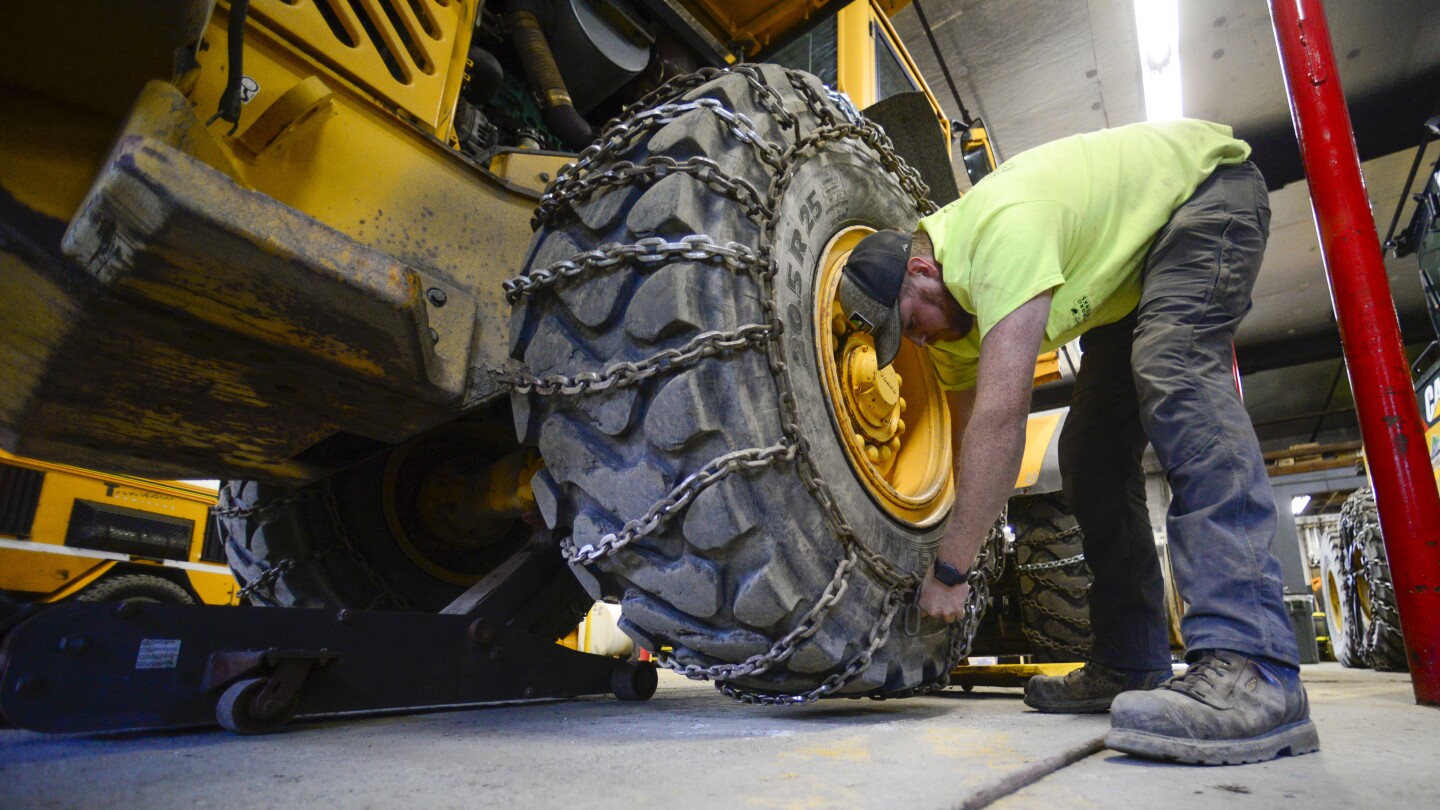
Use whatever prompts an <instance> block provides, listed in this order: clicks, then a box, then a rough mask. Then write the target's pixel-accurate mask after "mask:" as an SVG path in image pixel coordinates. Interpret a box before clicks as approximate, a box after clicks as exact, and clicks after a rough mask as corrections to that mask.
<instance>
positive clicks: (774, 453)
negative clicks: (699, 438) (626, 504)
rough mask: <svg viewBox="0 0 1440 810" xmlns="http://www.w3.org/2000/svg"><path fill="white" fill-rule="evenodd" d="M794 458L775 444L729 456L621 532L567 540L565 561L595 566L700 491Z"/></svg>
mask: <svg viewBox="0 0 1440 810" xmlns="http://www.w3.org/2000/svg"><path fill="white" fill-rule="evenodd" d="M794 458H795V446H794V445H793V444H774V445H771V446H769V447H751V448H747V449H745V450H736V451H735V452H733V453H726V454H725V455H723V456H720V457H719V458H716V459H714V460H712V461H711V462H710V463H709V464H706V465H705V466H704V467H701V468H700V469H699V470H697V471H695V472H693V473H691V474H690V475H689V476H688V477H686V478H685V480H684V481H681V482H680V483H679V485H677V486H676V487H675V488H674V489H672V490H670V494H669V495H667V496H665V497H664V498H662V499H661V500H659V501H657V502H656V503H655V504H653V505H652V506H651V507H650V508H649V509H648V510H646V512H645V514H644V515H643V516H641V517H638V518H635V519H634V520H631V521H629V522H627V523H626V524H625V525H624V526H623V527H621V529H620V531H618V532H611V533H610V534H607V535H605V536H604V537H601V538H600V540H599V541H597V542H595V543H586V544H585V545H583V546H576V545H574V544H573V543H572V542H571V541H569V540H568V539H567V540H566V541H564V542H563V543H562V544H561V550H562V551H563V552H564V554H565V559H566V560H567V561H569V562H570V563H572V564H582V565H583V564H584V563H589V562H594V561H595V560H598V559H600V558H601V557H604V556H607V555H609V554H613V553H615V552H616V551H618V550H619V549H622V548H624V547H625V546H627V545H629V544H630V543H631V542H633V541H635V540H636V539H637V538H640V537H644V536H645V535H647V534H650V533H651V532H653V531H655V530H656V529H658V528H659V527H661V526H663V525H664V524H665V522H666V521H668V520H669V519H670V516H671V515H673V514H674V513H676V512H678V511H679V510H681V509H683V508H684V507H685V506H686V505H687V504H689V503H690V501H692V500H694V498H695V496H696V495H698V494H700V491H701V490H703V489H705V488H706V487H708V486H710V485H711V484H714V483H715V482H716V481H719V480H720V479H721V478H724V477H725V476H727V475H730V474H731V473H733V472H736V471H738V470H753V469H757V468H760V467H769V466H770V465H772V464H776V463H779V462H785V461H792V460H794Z"/></svg>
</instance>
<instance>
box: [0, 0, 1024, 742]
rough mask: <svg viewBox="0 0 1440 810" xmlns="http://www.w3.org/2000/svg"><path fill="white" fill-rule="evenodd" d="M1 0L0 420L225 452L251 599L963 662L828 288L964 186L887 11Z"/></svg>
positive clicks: (935, 526)
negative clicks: (930, 592) (595, 621)
mask: <svg viewBox="0 0 1440 810" xmlns="http://www.w3.org/2000/svg"><path fill="white" fill-rule="evenodd" d="M13 5H15V6H16V7H15V8H12V9H10V10H9V13H8V15H7V25H6V27H5V31H4V33H0V45H3V46H4V47H0V120H5V121H6V122H7V124H6V126H5V127H4V128H0V293H3V294H0V352H3V354H0V358H3V360H0V364H3V379H4V383H3V385H0V441H3V443H4V445H5V446H6V447H7V448H9V449H10V450H12V451H14V452H20V453H24V454H26V455H33V456H37V457H44V458H49V459H54V460H58V461H63V462H66V463H72V464H83V465H87V466H94V467H100V468H106V469H120V470H125V471H127V472H130V473H132V474H138V475H146V476H159V477H177V478H178V477H215V476H219V477H221V478H224V479H227V480H226V483H225V484H224V486H223V487H222V490H221V492H220V497H219V505H218V507H217V508H216V510H215V514H216V516H217V517H218V519H219V520H218V523H219V528H220V533H221V536H222V537H223V539H224V542H225V546H226V551H227V554H228V557H229V561H230V564H231V566H232V568H233V569H234V571H235V573H236V575H237V576H238V578H239V579H240V581H241V583H242V584H243V588H242V595H243V596H244V597H245V598H246V599H247V600H248V601H249V602H251V603H254V604H259V605H269V606H287V607H324V608H330V609H337V608H338V609H343V610H346V611H354V610H367V609H384V610H414V611H421V612H424V611H430V612H433V611H440V610H445V611H448V612H450V613H452V614H456V613H458V614H462V615H465V614H469V615H478V616H483V617H486V620H487V621H491V620H493V621H497V622H500V623H501V625H503V627H504V628H505V630H504V632H507V633H508V632H511V631H514V632H521V633H528V634H531V635H534V636H540V637H543V638H546V639H553V638H556V637H558V636H560V635H563V634H565V633H566V632H568V631H569V630H570V629H571V628H573V627H574V626H575V624H576V622H577V620H578V619H579V617H580V616H581V615H583V614H584V613H585V611H586V609H587V608H588V607H589V606H590V605H591V604H592V603H593V601H594V600H596V599H603V600H607V601H612V602H619V603H620V604H621V605H622V607H623V616H624V618H623V620H622V626H623V628H624V629H625V630H626V632H627V633H628V634H629V635H631V637H633V638H635V639H637V640H638V641H640V642H641V644H642V646H644V647H645V648H647V649H650V650H655V651H659V650H662V649H664V650H668V653H667V654H666V658H665V662H664V663H666V664H668V665H669V666H672V667H674V668H676V669H678V670H680V671H682V672H685V673H686V674H689V675H691V676H695V677H708V678H711V679H714V680H715V681H716V682H717V684H718V685H720V686H721V688H722V691H725V692H726V693H727V694H731V695H732V696H735V697H737V698H740V699H743V700H747V701H753V702H766V703H768V702H793V701H797V700H810V699H814V698H817V697H823V696H829V695H903V694H911V693H913V692H914V690H916V689H921V688H926V687H931V686H936V685H939V684H942V683H943V682H944V679H945V677H946V673H948V672H949V670H950V668H951V667H952V666H953V665H954V664H955V663H956V661H958V660H959V659H961V658H963V657H964V655H965V654H966V652H967V651H968V649H969V645H970V641H971V638H972V636H973V634H974V630H975V620H976V619H978V615H979V613H980V610H981V607H982V606H983V600H984V598H985V590H986V589H985V587H984V584H985V582H984V580H983V579H979V580H976V584H975V587H974V588H973V589H972V594H973V596H972V599H973V602H972V610H971V614H972V617H971V620H970V621H967V622H965V623H962V624H959V625H955V626H953V627H952V626H946V625H943V624H942V623H940V622H938V621H934V620H931V619H928V618H922V617H920V616H919V613H918V609H917V608H916V607H915V606H914V604H913V602H912V601H911V599H912V594H913V592H914V586H915V584H916V583H917V581H918V577H919V575H920V573H921V572H923V571H924V570H925V569H926V566H928V565H929V563H930V561H931V559H932V558H933V554H934V549H935V548H936V546H937V544H938V543H939V540H940V537H941V535H942V533H943V530H944V524H945V520H946V518H947V516H948V514H949V512H950V507H951V504H952V501H953V497H954V487H953V482H952V481H951V467H952V462H951V455H950V439H949V415H948V412H947V410H946V407H945V402H944V398H943V396H942V395H941V392H940V390H939V388H938V386H937V384H936V382H935V380H934V376H933V373H932V372H931V370H930V367H929V364H928V358H927V357H926V356H925V354H924V353H923V352H922V351H920V350H919V349H917V348H915V347H913V346H909V345H908V344H907V347H906V348H905V349H904V350H902V352H901V355H900V357H899V359H898V360H897V362H896V363H895V364H894V365H892V366H889V367H886V368H883V369H881V368H877V367H876V364H875V354H874V349H873V345H872V344H871V343H870V340H869V337H868V336H866V335H864V334H860V333H858V332H855V331H853V330H851V329H849V328H847V326H846V325H845V324H844V323H843V322H839V321H837V320H836V318H835V317H834V316H835V305H834V297H835V290H836V287H837V285H838V281H839V273H840V268H841V267H842V266H843V264H844V260H845V257H846V256H847V255H848V252H849V250H850V248H851V247H852V246H853V245H854V244H855V242H856V241H858V240H859V239H860V238H861V237H862V236H863V235H864V234H866V233H868V232H870V231H871V230H874V229H878V228H886V227H900V228H910V227H913V225H914V224H915V222H916V220H917V218H918V217H919V216H921V215H923V214H925V213H927V212H929V211H931V210H934V206H935V204H936V203H941V204H943V203H944V202H946V201H948V199H951V198H953V197H954V196H955V194H956V193H957V192H956V190H955V183H954V178H953V177H952V175H951V173H950V171H951V170H950V161H949V144H950V136H951V123H950V122H949V121H948V120H947V119H946V118H945V116H944V115H943V114H942V112H941V110H940V108H939V106H938V105H937V104H936V102H935V100H934V97H933V95H932V94H931V93H930V92H929V90H928V89H927V88H926V87H925V85H924V82H923V80H921V79H920V77H919V72H918V71H917V70H916V69H915V66H914V64H913V63H912V62H911V60H910V57H909V55H908V54H907V53H906V51H905V49H904V47H903V46H902V45H901V44H900V42H899V41H898V39H897V38H896V36H895V33H894V31H893V29H892V28H891V26H890V24H889V21H888V19H887V15H888V14H890V13H893V12H894V11H895V10H897V9H898V8H900V7H902V6H903V5H905V4H904V3H903V2H879V0H855V1H854V2H814V1H813V0H807V2H798V1H797V2H782V3H770V2H762V1H761V0H746V1H744V2H726V3H719V2H714V0H505V1H504V2H489V3H481V2H478V1H477V0H248V2H247V1H246V0H220V2H216V0H188V2H175V1H174V0H164V1H163V2H162V0H143V1H140V2H137V1H136V0H126V1H125V2H118V1H116V2H94V1H93V0H87V2H83V3H82V2H79V0H55V1H53V2H38V0H37V1H36V2H24V3H17V4H13ZM62 54H63V55H64V58H57V55H62ZM862 109H864V110H865V111H866V112H865V113H864V114H862V113H861V112H860V111H861V110H862ZM966 123H967V124H968V123H970V122H966ZM882 125H884V127H883V128H882ZM887 132H888V133H889V136H887ZM891 136H893V140H892V137H891ZM962 150H963V151H964V152H965V153H966V154H967V156H968V155H971V154H978V155H979V158H977V159H973V160H967V161H966V163H965V165H966V166H967V168H970V169H972V171H973V170H976V169H978V168H980V167H986V168H988V167H989V166H990V165H993V151H992V149H991V146H990V144H989V140H988V137H987V136H986V134H985V131H984V128H983V126H980V125H978V123H977V124H976V125H974V126H970V127H967V128H965V130H964V137H963V139H962ZM912 166H913V167H912ZM914 167H918V170H917V168H914ZM979 173H983V172H979ZM977 176H978V175H977ZM1052 362H1053V361H1052ZM1052 432H1053V431H1052ZM997 537H1001V535H1000V533H999V531H998V529H997ZM997 548H998V546H997ZM993 555H994V552H992V556H993ZM296 613H297V614H298V612H296ZM263 615H269V614H263ZM346 615H348V616H350V617H351V618H352V619H353V616H354V614H353V613H347V614H346ZM265 621H270V620H269V619H266V620H265ZM293 621H294V622H296V623H297V626H298V623H300V622H302V621H310V619H302V618H295V619H293ZM377 621H378V620H377ZM276 626H279V625H276ZM486 627H489V625H487V626H486ZM177 632H178V631H177ZM495 632H497V631H493V630H492V629H485V630H483V632H482V631H481V630H474V628H472V634H471V638H472V640H475V638H476V637H477V636H484V637H485V638H488V639H493V638H494V637H495V635H494V633H495ZM477 643H480V642H478V641H477ZM486 643H489V642H486ZM167 649H168V648H167ZM321 658H323V656H322V657H321ZM161 660H169V659H166V658H164V656H161ZM227 660H228V659H227ZM267 660H268V661H269V665H271V666H282V664H278V663H276V662H275V661H273V660H269V659H267ZM306 660H307V661H309V662H310V664H308V665H307V666H311V665H313V666H315V667H320V666H324V665H326V664H327V663H328V661H329V659H324V661H321V659H313V660H312V659H306ZM317 662H320V663H317ZM292 663H293V662H292ZM178 665H180V666H183V661H181V663H180V664H178ZM226 666H229V665H228V664H227V665H226ZM285 666H288V664H285ZM296 666H299V665H298V664H297V665H296ZM226 671H230V670H226ZM305 671H306V672H308V671H310V670H309V669H308V668H307V669H305ZM277 677H278V676H277ZM297 677H299V678H300V679H301V680H303V678H304V676H303V675H301V676H297ZM293 680H294V679H293V678H292V681H291V682H293ZM292 685H293V683H292ZM287 688H289V687H287ZM290 694H293V691H292V692H291V693H290ZM272 702H273V701H272ZM282 702H283V701H282ZM222 703H223V701H222ZM242 724H243V723H242Z"/></svg>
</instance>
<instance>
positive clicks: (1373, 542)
mask: <svg viewBox="0 0 1440 810" xmlns="http://www.w3.org/2000/svg"><path fill="white" fill-rule="evenodd" d="M1340 536H1341V542H1342V543H1343V544H1344V547H1345V548H1347V549H1350V557H1349V558H1350V560H1351V561H1352V565H1353V566H1354V568H1353V570H1354V571H1355V573H1356V577H1355V582H1356V591H1357V592H1356V594H1355V602H1356V604H1357V605H1358V606H1359V610H1360V614H1361V616H1360V617H1361V620H1362V621H1361V629H1362V633H1361V650H1362V654H1363V655H1364V659H1365V662H1366V663H1367V664H1369V665H1370V666H1371V667H1373V668H1374V669H1378V670H1384V671H1388V672H1404V671H1406V670H1408V669H1409V664H1408V662H1407V661H1406V660H1405V638H1404V636H1402V635H1401V633H1400V611H1399V609H1398V608H1397V607H1396V606H1395V585H1394V584H1393V582H1392V580H1391V578H1390V562H1389V558H1388V557H1386V555H1385V540H1384V537H1383V536H1382V535H1381V534H1380V513H1379V511H1378V510H1377V509H1376V507H1375V492H1374V490H1372V489H1370V487H1363V488H1361V489H1358V490H1356V491H1355V493H1354V494H1352V495H1351V496H1350V497H1349V498H1347V499H1346V501H1345V504H1344V505H1343V506H1342V507H1341V508H1340Z"/></svg>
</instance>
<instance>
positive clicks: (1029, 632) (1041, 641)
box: [1020, 625, 1090, 661]
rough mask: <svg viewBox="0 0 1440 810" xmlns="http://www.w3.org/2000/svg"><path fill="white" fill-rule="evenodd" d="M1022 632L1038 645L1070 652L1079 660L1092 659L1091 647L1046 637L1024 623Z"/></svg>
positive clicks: (1032, 642)
mask: <svg viewBox="0 0 1440 810" xmlns="http://www.w3.org/2000/svg"><path fill="white" fill-rule="evenodd" d="M1020 632H1021V633H1023V634H1024V635H1025V638H1027V639H1029V640H1030V643H1031V644H1034V645H1036V646H1037V647H1048V648H1050V649H1052V650H1059V651H1060V652H1065V653H1070V654H1071V655H1073V656H1075V659H1076V660H1077V661H1088V660H1090V648H1089V647H1082V646H1080V645H1079V644H1071V643H1069V642H1066V641H1058V640H1056V639H1053V638H1046V637H1045V636H1043V635H1041V634H1040V633H1039V632H1038V631H1036V630H1034V629H1032V628H1029V627H1026V626H1024V625H1021V626H1020Z"/></svg>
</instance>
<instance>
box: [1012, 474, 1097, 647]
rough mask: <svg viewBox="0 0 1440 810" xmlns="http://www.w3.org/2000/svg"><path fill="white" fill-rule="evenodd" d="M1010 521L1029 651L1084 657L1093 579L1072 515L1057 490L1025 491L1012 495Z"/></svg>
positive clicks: (1089, 636) (1090, 637)
mask: <svg viewBox="0 0 1440 810" xmlns="http://www.w3.org/2000/svg"><path fill="white" fill-rule="evenodd" d="M1010 523H1011V525H1013V526H1014V527H1015V566H1016V568H1017V573H1018V575H1019V582H1020V621H1021V629H1022V631H1023V632H1024V634H1025V637H1026V638H1027V639H1028V640H1029V641H1030V643H1031V645H1032V654H1033V655H1034V656H1035V657H1036V658H1037V659H1039V660H1043V661H1083V660H1086V658H1087V657H1088V656H1089V654H1090V648H1091V645H1092V644H1093V643H1094V634H1093V633H1092V632H1091V629H1090V601H1089V591H1090V584H1091V582H1092V581H1093V580H1094V577H1093V575H1092V574H1091V573H1090V569H1089V567H1088V566H1087V565H1086V564H1085V561H1084V558H1083V549H1082V548H1081V546H1082V545H1083V543H1084V537H1083V535H1081V533H1080V528H1079V526H1078V525H1077V524H1076V523H1075V517H1074V515H1072V514H1071V512H1070V509H1069V507H1068V506H1067V505H1066V503H1065V499H1064V497H1063V496H1062V495H1060V493H1058V492H1056V493H1050V494H1046V495H1029V496H1022V497H1018V498H1013V499H1011V501H1010ZM1077 557H1078V558H1079V559H1076V558H1077ZM1066 561H1069V562H1066ZM1056 563H1063V564H1059V565H1055V564H1056ZM1039 566H1050V567H1039Z"/></svg>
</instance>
